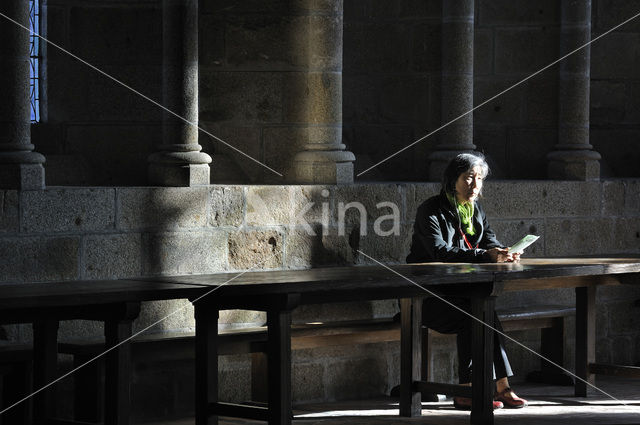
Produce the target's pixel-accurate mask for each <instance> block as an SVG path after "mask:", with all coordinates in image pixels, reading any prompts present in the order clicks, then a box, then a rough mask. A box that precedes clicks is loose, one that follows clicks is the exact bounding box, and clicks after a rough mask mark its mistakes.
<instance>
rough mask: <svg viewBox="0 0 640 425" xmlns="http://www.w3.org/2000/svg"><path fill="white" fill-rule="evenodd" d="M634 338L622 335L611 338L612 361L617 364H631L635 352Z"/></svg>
mask: <svg viewBox="0 0 640 425" xmlns="http://www.w3.org/2000/svg"><path fill="white" fill-rule="evenodd" d="M634 345H635V344H634V339H633V338H632V337H629V336H621V337H617V338H612V339H611V346H612V350H611V363H613V364H617V365H631V364H633V363H632V362H633V358H634V357H635V355H634V354H635V353H634V352H633V348H634Z"/></svg>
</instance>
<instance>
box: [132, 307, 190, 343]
mask: <svg viewBox="0 0 640 425" xmlns="http://www.w3.org/2000/svg"><path fill="white" fill-rule="evenodd" d="M195 326H196V325H195V320H194V318H193V305H192V304H191V302H190V301H189V300H161V301H149V302H143V303H142V306H141V308H140V315H139V316H138V318H137V319H136V321H135V322H134V332H140V331H142V330H143V329H146V328H149V329H146V330H145V331H144V332H145V335H146V334H153V333H162V332H193V331H195Z"/></svg>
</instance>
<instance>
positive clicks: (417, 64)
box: [384, 2, 483, 74]
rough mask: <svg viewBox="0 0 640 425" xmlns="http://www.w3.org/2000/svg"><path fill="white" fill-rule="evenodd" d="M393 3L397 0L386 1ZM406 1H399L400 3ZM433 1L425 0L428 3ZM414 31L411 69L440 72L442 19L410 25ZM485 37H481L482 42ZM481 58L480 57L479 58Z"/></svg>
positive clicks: (432, 72)
mask: <svg viewBox="0 0 640 425" xmlns="http://www.w3.org/2000/svg"><path fill="white" fill-rule="evenodd" d="M384 3H388V4H392V3H395V2H384ZM400 3H404V2H398V4H400ZM427 3H431V2H423V4H427ZM410 29H411V32H412V39H411V46H412V53H411V63H412V65H411V70H413V71H416V72H425V73H429V74H439V73H440V71H441V70H442V64H441V62H442V58H441V55H440V53H441V49H442V25H441V22H440V19H438V20H436V21H429V22H426V23H417V24H415V25H412V26H411V27H410ZM482 41H483V39H482V38H481V40H480V42H482ZM478 59H480V58H478Z"/></svg>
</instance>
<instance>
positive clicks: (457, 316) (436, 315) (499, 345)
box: [422, 297, 513, 384]
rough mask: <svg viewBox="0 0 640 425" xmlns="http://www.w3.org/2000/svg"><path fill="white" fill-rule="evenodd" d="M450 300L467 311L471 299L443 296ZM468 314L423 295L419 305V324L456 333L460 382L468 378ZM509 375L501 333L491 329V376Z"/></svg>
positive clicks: (498, 327) (497, 323)
mask: <svg viewBox="0 0 640 425" xmlns="http://www.w3.org/2000/svg"><path fill="white" fill-rule="evenodd" d="M445 299H446V300H447V301H449V302H450V303H452V304H454V305H456V306H457V307H459V308H460V309H462V310H463V311H465V312H467V313H470V312H471V303H470V302H469V300H468V299H465V298H456V297H447V298H445ZM472 320H474V319H472V318H471V317H469V316H467V315H466V314H464V313H463V312H461V311H460V310H458V309H456V308H454V307H452V306H450V305H449V304H447V303H445V302H444V301H442V300H440V299H438V298H426V299H425V300H424V303H423V305H422V324H423V325H424V326H426V327H428V328H431V329H433V330H435V331H437V332H440V333H443V334H457V343H458V376H459V382H460V383H461V384H465V383H469V382H471V370H472V364H471V323H472ZM493 327H494V328H495V329H497V330H498V331H500V332H503V331H502V325H501V324H500V320H499V319H498V315H497V314H496V315H495V316H494V326H493ZM508 376H513V372H512V371H511V365H510V364H509V359H508V358H507V353H506V351H505V348H504V337H503V336H502V335H500V334H499V333H497V332H494V333H493V379H500V378H504V377H508Z"/></svg>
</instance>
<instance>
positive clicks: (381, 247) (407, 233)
mask: <svg viewBox="0 0 640 425" xmlns="http://www.w3.org/2000/svg"><path fill="white" fill-rule="evenodd" d="M388 224H389V222H387V223H384V224H382V228H383V230H384V231H385V232H388V231H389V229H388V228H387V225H388ZM412 235H413V226H412V225H401V226H399V228H398V234H397V235H396V234H384V233H380V232H376V231H375V230H374V229H369V232H368V233H367V235H360V241H359V244H358V245H359V247H358V249H359V250H360V251H362V252H363V253H364V254H366V255H368V256H369V257H372V258H373V259H375V260H376V261H379V262H381V263H404V262H405V260H406V258H407V255H408V254H409V248H410V246H411V236H412ZM354 255H356V258H357V259H358V261H359V262H364V263H371V262H373V260H371V259H369V258H367V257H366V256H365V255H363V254H360V253H356V254H354Z"/></svg>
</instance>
